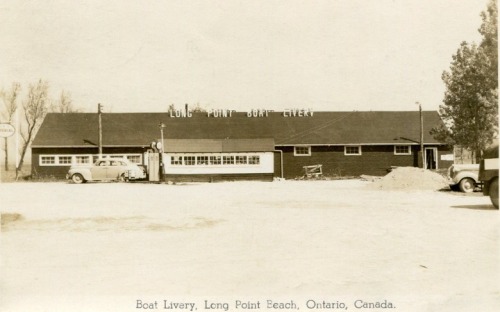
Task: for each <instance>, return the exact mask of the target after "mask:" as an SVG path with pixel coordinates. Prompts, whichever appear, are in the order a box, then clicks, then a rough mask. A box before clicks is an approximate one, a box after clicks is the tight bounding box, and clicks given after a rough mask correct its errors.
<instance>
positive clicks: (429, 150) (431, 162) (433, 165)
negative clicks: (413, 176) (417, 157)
mask: <svg viewBox="0 0 500 312" xmlns="http://www.w3.org/2000/svg"><path fill="white" fill-rule="evenodd" d="M437 159H438V158H437V147H426V148H425V168H426V169H437V168H438V162H437Z"/></svg>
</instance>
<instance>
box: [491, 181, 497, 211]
mask: <svg viewBox="0 0 500 312" xmlns="http://www.w3.org/2000/svg"><path fill="white" fill-rule="evenodd" d="M490 199H491V203H492V204H493V206H495V208H496V209H498V178H495V179H494V180H493V182H491V183H490Z"/></svg>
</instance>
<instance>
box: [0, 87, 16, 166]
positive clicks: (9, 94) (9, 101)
mask: <svg viewBox="0 0 500 312" xmlns="http://www.w3.org/2000/svg"><path fill="white" fill-rule="evenodd" d="M20 90H21V85H20V84H19V83H18V82H14V83H12V86H11V88H10V90H8V91H2V92H0V97H1V98H2V100H3V103H4V109H5V112H4V114H2V117H3V118H5V120H6V121H7V122H8V123H12V117H13V116H14V113H15V112H16V110H17V106H18V105H17V98H18V96H19V92H20ZM7 139H8V138H4V150H5V171H8V170H9V144H8V141H7Z"/></svg>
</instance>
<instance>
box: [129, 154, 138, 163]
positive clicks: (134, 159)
mask: <svg viewBox="0 0 500 312" xmlns="http://www.w3.org/2000/svg"><path fill="white" fill-rule="evenodd" d="M127 159H128V161H130V162H131V163H134V164H140V163H141V155H127Z"/></svg>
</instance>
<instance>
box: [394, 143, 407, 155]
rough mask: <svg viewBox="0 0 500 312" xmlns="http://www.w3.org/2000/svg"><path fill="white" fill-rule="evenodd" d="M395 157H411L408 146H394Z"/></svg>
mask: <svg viewBox="0 0 500 312" xmlns="http://www.w3.org/2000/svg"><path fill="white" fill-rule="evenodd" d="M394 154H395V155H411V149H410V146H409V145H394Z"/></svg>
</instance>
